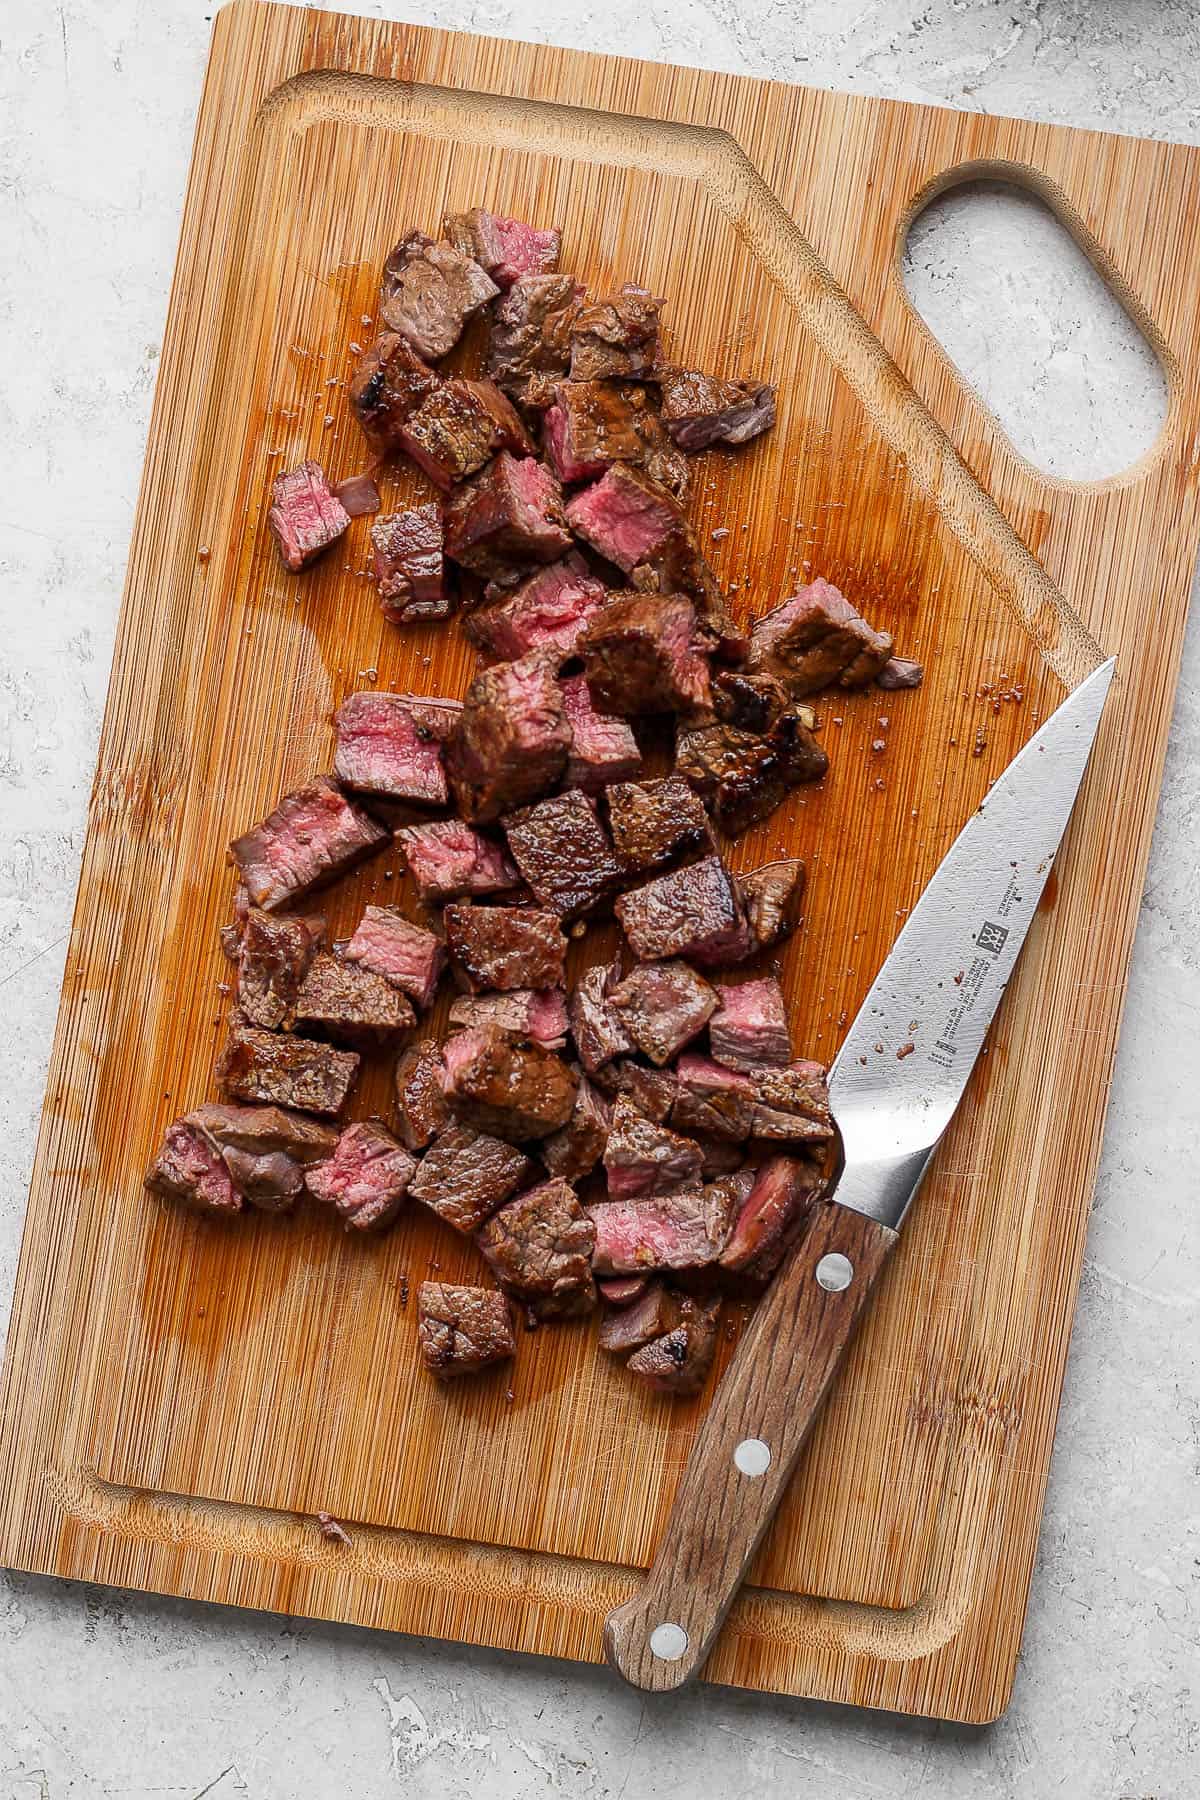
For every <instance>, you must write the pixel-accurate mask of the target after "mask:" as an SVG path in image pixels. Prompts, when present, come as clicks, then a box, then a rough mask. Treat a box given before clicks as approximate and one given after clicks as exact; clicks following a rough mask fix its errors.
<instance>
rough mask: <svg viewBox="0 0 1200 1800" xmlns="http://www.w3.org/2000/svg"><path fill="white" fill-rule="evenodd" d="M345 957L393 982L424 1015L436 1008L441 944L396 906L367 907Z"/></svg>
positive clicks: (442, 953)
mask: <svg viewBox="0 0 1200 1800" xmlns="http://www.w3.org/2000/svg"><path fill="white" fill-rule="evenodd" d="M343 955H344V956H345V958H346V960H347V962H352V963H359V964H360V965H361V966H362V968H364V969H369V970H370V971H371V973H372V974H373V975H381V976H382V977H383V979H384V980H385V981H390V982H391V984H392V986H393V987H397V988H399V989H400V992H401V993H402V994H407V995H408V997H409V999H410V1000H413V1001H414V1002H415V1003H416V1005H417V1006H419V1007H420V1009H421V1011H422V1012H424V1011H425V1009H426V1008H427V1007H429V1006H432V1005H433V996H434V995H435V993H436V992H437V984H438V982H439V981H440V980H441V976H442V970H443V969H444V968H445V966H446V947H445V945H444V944H443V943H442V940H441V939H440V938H438V937H435V936H434V934H433V932H432V931H426V930H425V928H424V926H422V925H414V924H412V922H411V921H410V920H408V919H406V918H405V917H404V914H403V913H402V912H399V911H397V909H396V908H395V907H394V906H368V907H367V909H366V911H365V912H364V913H363V916H362V918H361V919H360V920H359V922H358V926H357V929H356V930H355V933H354V936H353V937H352V938H351V939H350V942H349V943H348V944H347V945H346V948H345V950H344V951H343Z"/></svg>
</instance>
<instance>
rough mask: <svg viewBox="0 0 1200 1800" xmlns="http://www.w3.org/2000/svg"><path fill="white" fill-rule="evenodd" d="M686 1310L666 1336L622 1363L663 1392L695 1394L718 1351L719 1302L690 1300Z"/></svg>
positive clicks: (703, 1381) (702, 1384)
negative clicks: (684, 1314) (684, 1315)
mask: <svg viewBox="0 0 1200 1800" xmlns="http://www.w3.org/2000/svg"><path fill="white" fill-rule="evenodd" d="M688 1308H689V1310H688V1314H687V1316H686V1317H685V1318H684V1319H683V1321H682V1322H681V1323H680V1324H679V1325H677V1326H676V1327H675V1329H674V1330H673V1331H669V1332H668V1333H667V1335H666V1336H665V1337H660V1338H656V1339H655V1340H654V1342H653V1343H650V1344H646V1345H645V1346H644V1347H643V1348H642V1349H641V1350H636V1351H635V1352H634V1354H633V1355H632V1356H631V1357H630V1359H629V1361H628V1362H627V1363H626V1364H625V1367H626V1368H627V1369H628V1370H629V1372H630V1374H632V1375H637V1376H638V1377H639V1378H640V1379H641V1380H642V1381H644V1382H646V1384H647V1385H648V1386H649V1387H652V1388H655V1389H657V1391H658V1392H659V1393H662V1394H684V1395H689V1394H698V1393H699V1392H700V1390H701V1388H702V1387H703V1386H704V1383H705V1382H706V1381H707V1380H708V1373H709V1370H710V1369H711V1368H712V1365H713V1358H714V1357H715V1355H716V1351H717V1323H718V1318H719V1315H720V1311H721V1302H720V1300H719V1299H716V1300H690V1301H689V1302H688Z"/></svg>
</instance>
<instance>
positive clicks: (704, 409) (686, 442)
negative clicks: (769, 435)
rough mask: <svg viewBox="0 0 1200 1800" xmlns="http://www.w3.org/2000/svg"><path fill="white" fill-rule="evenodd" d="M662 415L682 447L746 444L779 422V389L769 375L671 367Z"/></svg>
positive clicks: (663, 381) (689, 448)
mask: <svg viewBox="0 0 1200 1800" xmlns="http://www.w3.org/2000/svg"><path fill="white" fill-rule="evenodd" d="M662 416H663V423H664V424H665V425H666V428H667V430H668V431H669V432H670V434H671V436H672V437H673V438H674V440H675V442H676V443H677V444H678V445H679V447H680V449H681V450H707V449H708V447H709V445H710V444H744V443H746V442H747V441H748V440H749V439H750V438H752V437H757V436H758V434H759V432H760V431H766V430H768V429H769V427H770V426H772V425H773V424H774V423H775V389H774V388H773V387H772V386H771V385H770V384H769V383H768V382H765V381H722V380H721V379H720V378H719V377H717V376H715V375H702V374H701V373H700V371H699V370H698V369H672V370H671V371H670V373H669V374H665V375H664V376H663V380H662Z"/></svg>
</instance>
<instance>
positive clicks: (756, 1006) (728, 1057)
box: [708, 975, 792, 1071]
mask: <svg viewBox="0 0 1200 1800" xmlns="http://www.w3.org/2000/svg"><path fill="white" fill-rule="evenodd" d="M717 994H718V997H719V999H720V1003H721V1004H720V1007H719V1009H718V1011H717V1012H716V1013H715V1014H714V1015H713V1018H712V1020H711V1022H710V1024H709V1028H708V1039H709V1043H710V1044H711V1045H712V1053H713V1056H714V1058H715V1059H716V1061H717V1062H719V1063H724V1065H725V1067H726V1068H727V1069H744V1070H754V1071H757V1070H759V1069H761V1068H763V1067H771V1068H776V1069H786V1068H787V1066H788V1064H789V1063H790V1062H791V1060H792V1034H791V1030H790V1028H789V1026H788V1012H787V1001H786V1000H785V999H784V997H783V989H782V988H781V987H780V985H779V982H778V981H777V980H776V978H775V976H774V975H764V976H763V977H762V978H761V979H760V980H758V981H739V982H730V983H729V985H728V986H726V987H722V988H718V989H717Z"/></svg>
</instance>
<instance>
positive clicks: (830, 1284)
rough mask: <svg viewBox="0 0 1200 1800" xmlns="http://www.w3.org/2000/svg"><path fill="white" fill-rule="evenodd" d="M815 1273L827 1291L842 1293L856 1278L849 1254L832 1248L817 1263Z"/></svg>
mask: <svg viewBox="0 0 1200 1800" xmlns="http://www.w3.org/2000/svg"><path fill="white" fill-rule="evenodd" d="M815 1274H816V1277H817V1281H818V1283H819V1285H820V1286H821V1287H823V1288H824V1289H825V1291H826V1293H829V1294H840V1293H842V1292H843V1290H844V1289H845V1288H848V1287H849V1286H850V1283H851V1282H852V1281H853V1280H854V1264H853V1263H852V1262H851V1261H850V1258H849V1257H848V1256H843V1255H842V1254H841V1252H840V1251H838V1250H831V1251H830V1253H829V1255H828V1256H823V1257H822V1258H821V1260H820V1262H819V1263H818V1264H817V1267H816V1270H815Z"/></svg>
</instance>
